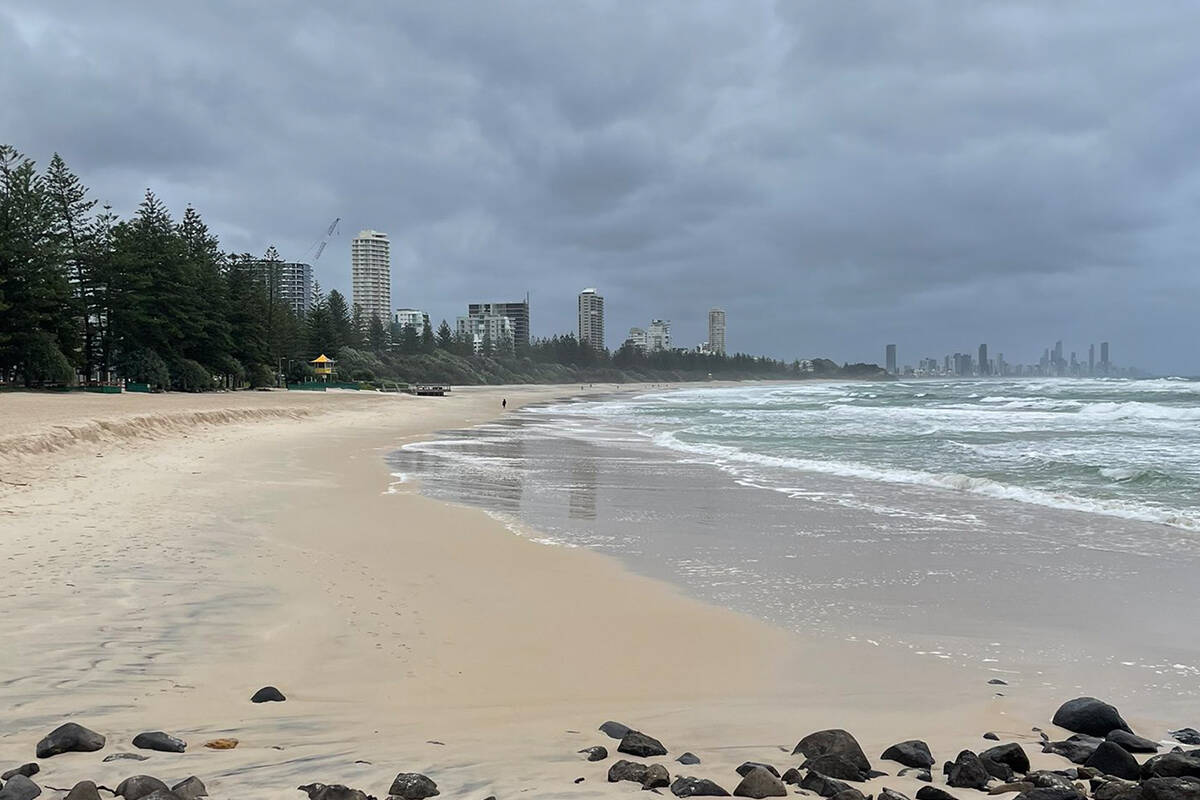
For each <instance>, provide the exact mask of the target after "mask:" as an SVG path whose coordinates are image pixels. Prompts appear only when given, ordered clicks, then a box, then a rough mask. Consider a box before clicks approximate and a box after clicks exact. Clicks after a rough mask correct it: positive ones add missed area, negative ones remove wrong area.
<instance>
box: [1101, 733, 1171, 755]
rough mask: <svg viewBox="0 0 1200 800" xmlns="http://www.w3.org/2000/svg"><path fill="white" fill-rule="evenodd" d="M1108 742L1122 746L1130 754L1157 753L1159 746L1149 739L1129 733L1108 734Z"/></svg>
mask: <svg viewBox="0 0 1200 800" xmlns="http://www.w3.org/2000/svg"><path fill="white" fill-rule="evenodd" d="M1106 741H1109V742H1112V743H1113V744H1115V745H1120V746H1121V747H1124V748H1125V749H1126V750H1128V751H1129V752H1130V753H1157V752H1158V744H1157V743H1156V742H1152V741H1150V740H1149V739H1146V738H1143V737H1141V736H1138V735H1137V734H1134V733H1129V732H1127V731H1112V732H1111V733H1109V734H1108V737H1107V739H1106Z"/></svg>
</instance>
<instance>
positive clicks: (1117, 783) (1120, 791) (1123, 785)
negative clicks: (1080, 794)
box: [1092, 778, 1142, 800]
mask: <svg viewBox="0 0 1200 800" xmlns="http://www.w3.org/2000/svg"><path fill="white" fill-rule="evenodd" d="M1141 796H1142V787H1141V786H1140V785H1139V784H1136V783H1133V782H1132V781H1123V780H1120V779H1118V778H1114V779H1113V780H1110V781H1102V782H1101V783H1100V784H1099V785H1098V786H1097V785H1095V784H1093V785H1092V797H1093V798H1094V799H1095V800H1140V798H1141Z"/></svg>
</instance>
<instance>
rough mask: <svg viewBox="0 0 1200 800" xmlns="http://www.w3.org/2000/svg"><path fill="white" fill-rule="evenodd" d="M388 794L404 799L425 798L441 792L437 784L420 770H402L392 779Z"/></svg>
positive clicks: (417, 799)
mask: <svg viewBox="0 0 1200 800" xmlns="http://www.w3.org/2000/svg"><path fill="white" fill-rule="evenodd" d="M388 794H389V795H391V796H393V797H398V798H402V799H403V800H425V798H426V797H435V796H437V795H438V794H440V792H439V791H438V788H437V784H436V783H434V782H433V781H432V780H430V779H429V778H427V777H425V776H424V775H422V774H421V773H419V772H401V773H400V774H399V775H397V776H396V779H395V780H394V781H392V787H391V788H390V789H388Z"/></svg>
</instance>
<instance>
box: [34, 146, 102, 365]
mask: <svg viewBox="0 0 1200 800" xmlns="http://www.w3.org/2000/svg"><path fill="white" fill-rule="evenodd" d="M46 190H47V193H48V194H49V197H50V201H51V204H52V206H53V208H54V212H55V217H56V225H57V227H58V230H59V233H60V234H61V236H62V258H63V261H62V267H63V269H64V270H65V272H66V275H67V276H68V279H69V280H70V282H71V288H72V289H73V294H74V299H75V305H74V308H75V310H76V312H77V313H78V315H79V319H78V322H77V325H78V329H79V331H80V332H81V334H82V337H83V349H82V352H81V353H80V357H81V363H82V366H83V374H84V376H85V379H86V380H92V378H93V377H95V376H96V371H97V370H96V327H97V323H98V314H97V309H96V304H95V294H96V291H95V290H96V278H95V275H94V270H93V266H94V265H93V264H92V262H91V259H90V256H91V254H92V249H91V239H90V237H91V235H92V232H93V230H94V228H93V222H92V220H91V218H90V216H89V215H90V214H91V211H92V209H93V208H94V207H95V205H96V201H95V200H92V199H90V198H88V196H87V194H88V190H87V187H85V186H84V185H83V183H82V182H80V180H79V178H78V177H77V176H76V175H75V174H74V173H72V172H71V170H69V169H68V168H67V164H66V162H65V161H63V159H62V157H61V156H59V154H58V153H55V154H54V155H53V156H52V157H51V159H50V166H49V167H48V168H47V170H46Z"/></svg>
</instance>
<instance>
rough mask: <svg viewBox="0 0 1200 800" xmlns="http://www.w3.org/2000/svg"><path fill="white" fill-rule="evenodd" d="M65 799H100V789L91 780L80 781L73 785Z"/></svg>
mask: <svg viewBox="0 0 1200 800" xmlns="http://www.w3.org/2000/svg"><path fill="white" fill-rule="evenodd" d="M63 800H100V790H99V789H98V788H96V784H94V783H92V782H91V781H80V782H79V783H77V784H75V785H74V786H72V787H71V791H69V792H67V796H66V797H64V798H63Z"/></svg>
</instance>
